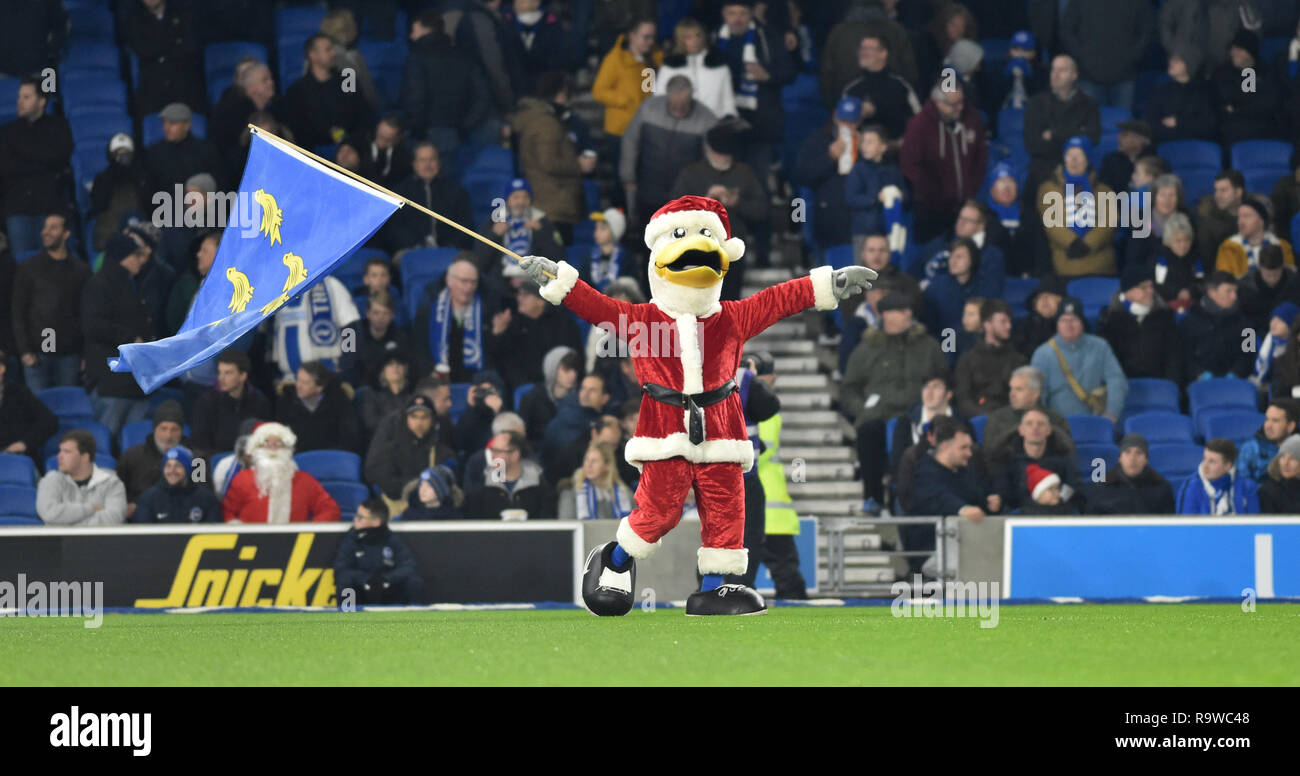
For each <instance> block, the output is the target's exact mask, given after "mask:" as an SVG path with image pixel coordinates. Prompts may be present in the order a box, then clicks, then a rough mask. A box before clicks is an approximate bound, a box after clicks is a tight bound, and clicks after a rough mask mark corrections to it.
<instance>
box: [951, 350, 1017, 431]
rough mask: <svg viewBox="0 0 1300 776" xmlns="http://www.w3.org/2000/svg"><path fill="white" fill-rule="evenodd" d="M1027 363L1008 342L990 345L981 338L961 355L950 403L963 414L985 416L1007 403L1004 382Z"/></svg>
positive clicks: (955, 373)
mask: <svg viewBox="0 0 1300 776" xmlns="http://www.w3.org/2000/svg"><path fill="white" fill-rule="evenodd" d="M1028 363H1029V359H1028V358H1027V357H1026V356H1025V354H1023V353H1021V352H1020V351H1018V350H1016V348H1015V346H1014V345H1012V344H1011V343H1010V342H1005V343H1003V344H1001V345H990V344H988V342H985V341H981V342H979V343H976V345H975V347H973V348H971V349H970V350H968V351H966V352H965V353H963V354H961V357H960V358H958V359H957V369H956V371H954V372H953V402H954V403H955V404H956V407H957V410H958V411H959V412H960V413H961V414H962V416H963V417H967V418H973V417H975V416H976V415H987V414H988V413H990V412H993V411H994V410H997V409H1000V408H1002V407H1005V406H1007V381H1008V380H1010V379H1011V373H1012V372H1014V371H1015V370H1016V369H1018V368H1019V367H1022V366H1025V365H1026V364H1028Z"/></svg>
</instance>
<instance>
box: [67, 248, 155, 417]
mask: <svg viewBox="0 0 1300 776" xmlns="http://www.w3.org/2000/svg"><path fill="white" fill-rule="evenodd" d="M112 244H113V243H112V242H110V243H109V245H110V246H111V245H112ZM81 327H82V333H83V334H84V336H85V350H84V355H85V359H86V387H87V388H89V389H92V390H97V391H99V394H100V395H101V396H105V397H118V398H129V399H139V398H142V397H143V396H144V392H143V391H141V390H140V385H139V384H138V383H137V382H136V381H135V376H134V375H132V374H131V373H130V372H113V371H110V370H109V368H108V359H110V358H116V357H117V355H118V352H117V346H118V345H121V344H123V343H127V342H135V341H136V340H137V339H138V340H139V341H141V342H150V341H152V340H153V338H154V327H153V317H152V316H151V315H150V314H149V305H148V303H147V302H146V301H145V299H144V298H143V297H141V296H140V295H139V293H138V292H137V291H136V283H135V278H133V277H132V275H131V273H130V272H128V271H127V270H126V268H125V267H123V266H122V265H121V264H119V263H110V261H109V258H108V257H107V256H105V258H104V266H103V268H102V269H100V271H99V273H98V274H96V275H93V276H92V277H91V278H90V279H89V280H87V281H86V285H85V287H84V288H83V289H82V292H81Z"/></svg>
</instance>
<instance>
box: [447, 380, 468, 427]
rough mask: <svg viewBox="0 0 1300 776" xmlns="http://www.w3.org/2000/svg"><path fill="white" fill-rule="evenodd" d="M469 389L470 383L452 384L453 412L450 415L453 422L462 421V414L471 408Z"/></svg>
mask: <svg viewBox="0 0 1300 776" xmlns="http://www.w3.org/2000/svg"><path fill="white" fill-rule="evenodd" d="M469 388H470V384H469V383H452V384H451V410H450V413H449V414H450V415H451V419H452V421H453V422H455V421H458V420H460V416H461V413H463V412H464V411H465V408H466V407H468V406H469Z"/></svg>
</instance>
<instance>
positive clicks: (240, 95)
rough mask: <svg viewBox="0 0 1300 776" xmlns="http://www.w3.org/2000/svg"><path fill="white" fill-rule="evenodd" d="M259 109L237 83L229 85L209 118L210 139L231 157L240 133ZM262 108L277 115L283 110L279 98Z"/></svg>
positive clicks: (237, 143)
mask: <svg viewBox="0 0 1300 776" xmlns="http://www.w3.org/2000/svg"><path fill="white" fill-rule="evenodd" d="M258 110H259V108H258V107H257V105H256V104H255V103H254V102H253V101H252V100H250V99H249V98H248V95H246V94H244V91H243V90H242V89H240V88H239V86H238V85H237V84H236V85H233V86H230V87H227V88H226V91H225V92H223V93H222V94H221V97H220V98H219V99H218V100H217V104H216V106H214V107H213V109H212V118H210V119H208V139H209V140H211V141H212V142H213V144H215V145H216V147H217V150H219V151H220V152H221V153H222V154H225V156H226V158H229V157H230V155H231V154H232V153H233V152H234V151H235V148H236V146H238V145H239V136H240V134H241V133H243V131H244V130H245V129H247V128H248V119H249V117H251V116H252V115H253V114H254V113H256V112H257V111H258ZM260 110H265V111H267V112H269V113H271V114H272V115H275V116H279V115H280V114H281V113H282V112H283V109H282V107H281V105H280V101H279V100H272V101H271V102H269V103H267V104H266V105H265V106H263V107H262V108H260Z"/></svg>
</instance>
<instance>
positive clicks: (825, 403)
mask: <svg viewBox="0 0 1300 776" xmlns="http://www.w3.org/2000/svg"><path fill="white" fill-rule="evenodd" d="M778 385H779V383H778ZM777 396H778V397H780V399H781V409H782V410H787V409H788V410H828V409H830V407H831V397H830V394H828V393H826V392H825V391H809V392H806V393H791V392H788V391H777Z"/></svg>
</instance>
